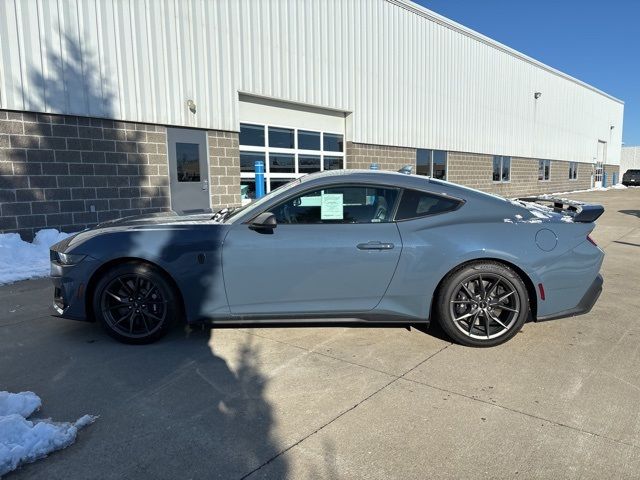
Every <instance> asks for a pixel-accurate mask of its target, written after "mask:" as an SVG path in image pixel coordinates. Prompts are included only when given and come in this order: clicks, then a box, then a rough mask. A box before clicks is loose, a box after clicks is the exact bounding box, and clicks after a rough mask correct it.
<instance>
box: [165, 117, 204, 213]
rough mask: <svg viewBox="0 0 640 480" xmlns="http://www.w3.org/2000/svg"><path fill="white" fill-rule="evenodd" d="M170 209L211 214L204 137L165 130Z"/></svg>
mask: <svg viewBox="0 0 640 480" xmlns="http://www.w3.org/2000/svg"><path fill="white" fill-rule="evenodd" d="M167 148H168V154H169V186H170V188H171V208H172V209H173V210H175V211H176V212H178V213H197V212H209V211H211V200H210V199H211V197H210V195H209V166H208V165H209V164H208V161H207V134H206V132H205V131H203V130H190V129H186V128H167Z"/></svg>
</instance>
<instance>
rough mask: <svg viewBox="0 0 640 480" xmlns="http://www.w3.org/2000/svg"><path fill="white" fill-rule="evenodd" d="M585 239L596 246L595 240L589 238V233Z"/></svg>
mask: <svg viewBox="0 0 640 480" xmlns="http://www.w3.org/2000/svg"><path fill="white" fill-rule="evenodd" d="M587 240H589V242H591V243H592V244H593V245H595V246H596V247H597V246H598V244H597V243H596V242H595V240H594V239H593V238H591V235H587Z"/></svg>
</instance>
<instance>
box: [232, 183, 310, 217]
mask: <svg viewBox="0 0 640 480" xmlns="http://www.w3.org/2000/svg"><path fill="white" fill-rule="evenodd" d="M300 182H301V179H300V178H296V179H294V180H291V181H290V182H289V183H285V184H284V185H281V186H279V187H278V188H276V189H275V190H271V192H269V193H268V194H266V195H265V196H264V197H262V198H258V199H257V200H253V201H252V202H251V203H247V204H246V205H244V206H242V207H240V208H238V209H236V210H234V211H233V212H231V214H230V215H229V216H228V217H227V218H226V220H231V219H233V218H236V217H237V216H238V214H240V213H242V214H245V213H249V212H251V211H253V210H259V209H260V207H261V206H262V205H263V204H264V203H266V202H267V201H268V200H270V199H271V198H273V196H274V195H276V194H279V193H281V192H284V191H286V190H289V189H290V188H291V187H293V186H295V185H298V184H299V183H300Z"/></svg>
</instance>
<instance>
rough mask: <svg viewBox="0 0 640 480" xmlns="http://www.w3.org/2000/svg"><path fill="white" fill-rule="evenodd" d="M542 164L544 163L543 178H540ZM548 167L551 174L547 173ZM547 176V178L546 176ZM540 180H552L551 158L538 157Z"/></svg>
mask: <svg viewBox="0 0 640 480" xmlns="http://www.w3.org/2000/svg"><path fill="white" fill-rule="evenodd" d="M540 165H542V178H540ZM545 165H546V166H547V167H548V171H549V175H548V176H547V175H545V174H546V172H547V168H545ZM545 177H546V178H545ZM538 181H539V182H550V181H551V160H543V159H538Z"/></svg>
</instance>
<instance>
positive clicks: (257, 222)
mask: <svg viewBox="0 0 640 480" xmlns="http://www.w3.org/2000/svg"><path fill="white" fill-rule="evenodd" d="M277 226H278V222H276V216H275V215H274V214H273V213H271V212H264V213H261V214H260V215H258V216H257V217H256V218H254V219H253V221H252V222H251V223H250V224H249V228H250V229H251V230H256V231H261V230H273V229H274V228H276V227H277Z"/></svg>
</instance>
